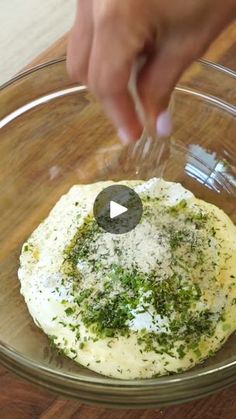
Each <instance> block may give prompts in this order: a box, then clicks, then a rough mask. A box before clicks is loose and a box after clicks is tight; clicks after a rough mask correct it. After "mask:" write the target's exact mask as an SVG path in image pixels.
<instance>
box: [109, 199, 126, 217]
mask: <svg viewBox="0 0 236 419" xmlns="http://www.w3.org/2000/svg"><path fill="white" fill-rule="evenodd" d="M127 211H128V208H126V207H123V205H120V204H117V202H114V201H111V202H110V218H111V220H113V218H116V217H119V215H121V214H124V213H125V212H127Z"/></svg>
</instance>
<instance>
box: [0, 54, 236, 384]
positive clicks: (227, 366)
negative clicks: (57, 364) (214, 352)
mask: <svg viewBox="0 0 236 419" xmlns="http://www.w3.org/2000/svg"><path fill="white" fill-rule="evenodd" d="M65 62H66V58H65V57H62V58H58V59H54V60H49V61H46V62H44V63H43V64H40V65H36V66H33V67H32V68H30V69H29V70H26V71H23V72H21V73H19V74H17V75H16V76H15V77H13V78H11V79H10V80H9V81H7V82H5V83H3V84H2V85H1V86H0V92H1V91H2V90H3V89H5V88H7V87H8V86H10V85H12V84H13V83H15V82H17V81H19V80H21V79H23V78H25V77H27V76H29V75H30V74H32V73H35V72H37V71H39V70H41V69H44V68H48V67H52V66H54V65H57V64H62V63H65ZM197 63H200V64H201V65H202V66H204V67H206V68H208V69H211V70H212V69H214V70H217V71H220V72H221V73H223V74H224V75H225V76H230V77H233V78H235V79H236V71H233V70H231V69H229V68H226V67H224V66H222V65H220V64H216V63H213V62H211V61H209V60H206V59H199V60H198V61H197ZM221 176H222V175H221ZM0 361H3V363H4V365H7V363H8V361H9V363H13V364H14V365H19V366H20V367H22V368H26V369H27V370H28V371H29V374H26V376H27V377H28V378H29V376H30V373H33V372H35V374H37V372H39V371H40V372H41V373H42V374H43V373H46V374H47V375H48V376H50V377H51V378H52V379H55V378H58V379H63V380H66V381H67V382H77V383H84V384H91V385H96V386H98V385H99V386H100V387H105V388H106V387H114V388H117V389H126V390H127V389H132V388H135V387H140V388H141V387H142V388H145V389H149V388H152V389H153V388H154V389H155V388H156V389H157V388H158V387H162V386H163V387H164V386H166V385H172V384H178V383H181V384H185V383H186V384H187V383H189V382H192V381H193V380H195V379H203V378H205V377H209V376H216V375H217V374H219V373H222V372H226V373H227V374H230V373H231V371H232V370H233V369H234V368H235V367H236V356H235V357H232V359H229V362H227V363H225V361H223V362H219V363H218V364H217V366H216V368H214V369H213V368H212V367H211V366H208V367H204V368H203V369H202V370H201V371H194V370H193V371H191V370H190V371H187V372H185V373H181V374H177V375H172V376H164V377H158V378H152V379H145V380H140V379H138V380H118V379H115V378H110V377H105V376H102V375H101V377H100V376H99V377H89V376H83V377H82V376H81V375H80V373H66V374H64V373H63V372H62V371H60V370H59V369H58V370H54V369H52V368H48V367H47V366H46V364H45V365H44V364H43V363H37V362H34V361H33V360H31V359H30V358H27V357H25V356H24V355H22V354H21V353H20V352H18V351H15V350H14V349H13V348H12V347H11V346H9V345H7V344H5V343H4V342H2V341H1V340H0ZM9 367H10V369H13V368H12V367H11V366H9ZM14 370H15V369H14ZM16 372H17V370H16ZM21 375H22V374H21Z"/></svg>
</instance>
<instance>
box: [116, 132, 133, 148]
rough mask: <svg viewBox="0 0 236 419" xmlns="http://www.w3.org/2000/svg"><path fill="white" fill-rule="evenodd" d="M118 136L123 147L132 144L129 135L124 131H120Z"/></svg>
mask: <svg viewBox="0 0 236 419" xmlns="http://www.w3.org/2000/svg"><path fill="white" fill-rule="evenodd" d="M118 136H119V137H120V141H121V142H122V144H123V145H127V144H130V143H131V140H130V137H129V134H128V133H127V132H126V131H125V130H124V129H119V131H118Z"/></svg>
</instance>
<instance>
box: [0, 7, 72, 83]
mask: <svg viewBox="0 0 236 419" xmlns="http://www.w3.org/2000/svg"><path fill="white" fill-rule="evenodd" d="M75 3H76V0H0V85H1V84H2V83H3V82H5V81H7V80H8V79H9V78H11V77H12V76H13V75H14V74H16V73H17V72H18V71H20V70H21V69H22V68H23V67H24V66H25V65H26V64H28V63H29V62H30V61H31V60H33V59H34V58H35V57H36V56H37V55H38V54H40V53H41V52H43V51H44V50H45V49H46V48H48V47H49V46H50V45H51V44H52V43H53V42H55V41H56V40H57V39H58V38H60V37H61V36H62V35H63V34H64V33H65V32H66V31H67V30H68V29H69V28H70V26H71V24H72V22H73V19H74V13H75Z"/></svg>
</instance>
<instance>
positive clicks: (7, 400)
mask: <svg viewBox="0 0 236 419" xmlns="http://www.w3.org/2000/svg"><path fill="white" fill-rule="evenodd" d="M65 48H66V37H63V38H62V39H61V40H59V41H58V42H57V43H56V44H55V45H53V46H52V47H51V48H50V49H49V50H48V51H46V52H45V53H44V54H42V55H41V56H40V57H39V58H38V59H37V60H35V61H34V62H33V63H31V66H32V65H36V64H39V63H42V62H44V61H48V60H49V59H53V58H58V57H61V56H64V55H65ZM206 57H207V58H208V59H211V60H214V61H216V62H218V63H221V64H223V65H226V66H229V67H231V68H232V69H234V70H236V23H234V24H233V25H231V26H230V27H229V28H228V29H227V30H226V31H225V32H224V33H223V34H222V35H221V36H220V38H219V39H218V40H217V41H216V42H215V43H214V45H213V46H212V48H211V49H210V51H209V52H208V53H207V55H206ZM235 151H236V147H235ZM235 417H236V386H233V387H231V388H229V389H226V390H224V391H222V392H221V393H218V394H215V395H213V396H210V397H207V398H204V399H201V400H198V401H195V402H191V403H187V404H182V405H178V406H172V407H168V408H165V409H151V410H150V409H149V410H138V411H135V410H115V409H105V408H99V407H90V406H87V405H83V404H79V403H77V402H75V401H71V400H65V399H62V398H61V397H57V396H56V395H54V394H50V393H48V392H47V391H45V390H42V389H40V388H38V387H36V386H34V385H32V384H30V383H28V382H26V381H23V380H22V379H20V378H18V377H16V376H14V375H13V374H12V373H10V372H8V371H7V370H6V369H5V368H3V367H0V419H36V418H42V419H54V418H55V419H67V418H68V419H69V418H70V419H79V418H81V419H85V418H86V419H90V418H91V419H121V418H122V419H123V418H125V419H163V418H165V419H203V418H204V419H218V418H223V419H234V418H235Z"/></svg>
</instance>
